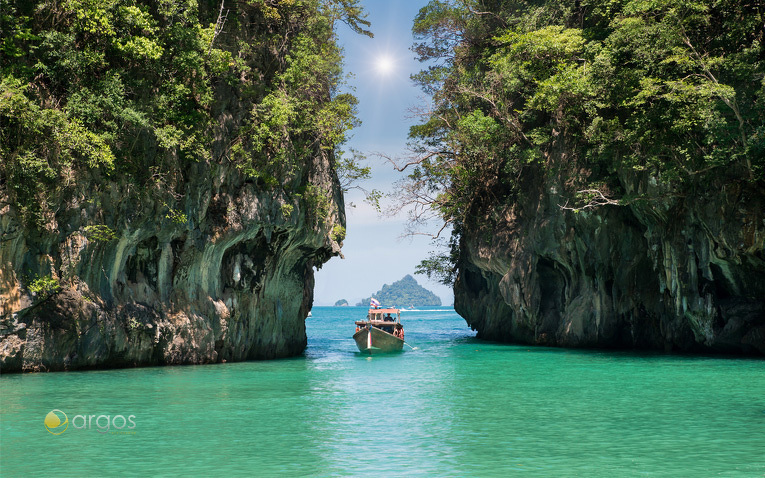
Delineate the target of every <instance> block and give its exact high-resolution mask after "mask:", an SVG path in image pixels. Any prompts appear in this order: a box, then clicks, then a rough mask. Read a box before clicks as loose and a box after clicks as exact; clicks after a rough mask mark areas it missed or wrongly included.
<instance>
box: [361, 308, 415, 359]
mask: <svg viewBox="0 0 765 478" xmlns="http://www.w3.org/2000/svg"><path fill="white" fill-rule="evenodd" d="M353 340H355V341H356V346H357V347H358V348H359V351H360V352H361V353H364V354H378V353H386V352H400V351H401V350H402V349H403V348H404V326H403V325H401V311H400V310H399V309H379V308H371V309H369V313H368V314H367V320H357V321H356V333H355V334H353Z"/></svg>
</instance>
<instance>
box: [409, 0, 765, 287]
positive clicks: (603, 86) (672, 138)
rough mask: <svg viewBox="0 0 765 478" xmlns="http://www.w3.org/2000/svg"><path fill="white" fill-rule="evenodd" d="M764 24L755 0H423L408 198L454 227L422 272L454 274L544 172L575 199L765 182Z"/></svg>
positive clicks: (609, 199) (633, 197) (623, 198)
mask: <svg viewBox="0 0 765 478" xmlns="http://www.w3.org/2000/svg"><path fill="white" fill-rule="evenodd" d="M764 22H765V4H763V3H762V2H737V1H730V0H681V1H665V0H607V1H606V0H580V1H576V2H569V1H562V0H548V1H543V2H521V1H514V0H503V1H499V0H498V1H480V2H479V1H476V0H464V1H439V0H434V1H431V2H430V3H429V4H428V6H427V7H425V8H423V9H422V10H421V12H420V14H419V15H418V16H417V18H416V20H415V24H414V33H415V35H416V37H417V39H418V43H417V44H416V45H415V47H414V50H415V51H416V53H417V54H418V55H419V57H420V60H422V61H426V62H428V63H427V65H428V68H427V69H426V70H424V71H422V72H420V73H418V74H417V75H414V79H415V81H417V82H418V83H419V84H420V85H421V86H422V88H423V90H424V91H425V92H427V93H428V94H430V95H432V98H433V102H434V108H433V110H432V113H431V114H430V115H429V117H428V118H427V120H426V121H425V122H423V123H422V124H420V125H417V126H415V127H413V128H412V129H411V133H410V136H411V138H412V140H413V143H412V147H413V150H414V152H415V156H416V157H415V158H412V162H413V163H415V164H414V166H412V167H411V173H410V176H409V180H408V183H407V185H406V187H405V188H404V190H405V191H406V194H405V196H404V197H403V202H405V203H409V204H410V205H412V206H414V207H415V208H419V209H417V211H419V212H418V214H419V215H420V217H421V216H422V215H424V214H426V209H427V207H429V208H431V210H435V211H436V212H437V214H438V215H439V216H440V217H441V218H442V219H443V220H444V221H445V222H446V223H447V224H450V225H452V226H453V231H454V232H453V234H454V238H453V240H452V242H451V246H452V253H450V254H445V255H444V254H435V255H434V256H433V257H431V258H430V259H428V260H427V261H425V262H423V264H422V265H421V268H420V271H422V272H425V273H428V272H429V273H431V274H435V275H436V276H438V277H440V278H441V279H442V280H445V281H450V280H452V279H453V275H454V260H455V258H456V254H455V253H454V249H455V248H457V247H458V245H459V239H460V237H461V235H462V231H464V230H471V231H477V230H479V229H480V228H481V227H483V228H487V230H490V229H491V223H492V221H493V220H494V218H493V214H494V213H493V211H495V210H497V207H496V206H498V205H502V204H520V201H519V199H521V198H522V197H523V195H524V192H525V191H524V185H527V184H530V183H532V182H535V181H536V182H539V181H540V178H541V180H550V179H551V178H553V181H552V183H553V184H557V186H556V190H557V192H556V194H558V195H559V196H560V197H561V198H562V199H561V207H562V208H564V209H571V210H574V211H578V210H582V209H588V208H595V207H599V206H605V205H613V206H619V205H622V206H623V205H629V204H633V203H641V204H643V205H645V207H648V208H651V207H653V206H654V205H656V204H657V203H658V202H660V201H663V200H666V199H667V198H688V199H687V200H692V199H691V198H692V197H693V195H694V194H697V193H698V192H699V191H704V190H708V189H710V188H714V187H715V186H713V182H714V181H721V180H724V181H729V182H735V183H738V184H743V185H754V184H755V183H757V184H759V185H762V184H763V180H764V179H765V80H764V78H765V56H764V55H763V47H764V45H765V32H764V31H763V28H762V25H763V23H764ZM423 205H425V206H427V207H426V208H423V207H422V206H423Z"/></svg>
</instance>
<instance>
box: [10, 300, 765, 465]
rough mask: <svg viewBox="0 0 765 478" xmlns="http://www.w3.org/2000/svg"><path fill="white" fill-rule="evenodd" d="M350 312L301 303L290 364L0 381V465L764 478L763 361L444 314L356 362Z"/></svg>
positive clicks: (359, 312)
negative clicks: (57, 420) (600, 343)
mask: <svg viewBox="0 0 765 478" xmlns="http://www.w3.org/2000/svg"><path fill="white" fill-rule="evenodd" d="M364 312H365V311H364V309H363V308H356V307H349V308H334V307H317V308H314V310H313V317H311V318H309V319H308V320H307V322H306V324H307V329H308V350H307V351H306V354H305V356H304V357H298V358H294V359H288V360H278V361H270V362H249V363H234V364H220V365H209V366H190V367H164V368H160V367H157V368H142V369H126V370H113V371H92V372H71V373H51V374H27V375H7V376H3V377H2V378H0V414H1V415H0V417H1V418H2V421H1V422H0V427H1V428H0V475H2V476H25V477H26V476H114V475H134V476H146V475H156V476H176V475H192V476H201V475H204V476H252V475H255V476H372V475H375V476H377V475H381V476H508V475H517V476H545V477H548V476H549V477H566V476H585V477H616V476H649V477H653V476H655V477H706V476H723V477H755V476H757V477H759V476H763V475H765V361H763V360H758V359H740V358H715V357H689V356H667V355H654V354H635V353H618V352H599V351H580V350H560V349H550V348H529V347H523V346H508V345H500V344H493V343H485V342H480V341H478V340H476V339H475V338H473V335H474V333H473V332H471V331H470V330H469V329H468V328H467V327H466V326H465V322H464V321H463V320H462V319H461V318H460V317H459V316H457V315H456V314H455V313H454V311H453V310H451V309H448V308H438V309H437V310H433V311H421V312H415V311H407V312H404V313H402V322H403V323H404V324H405V326H406V334H407V335H406V338H407V342H408V343H410V344H411V346H412V347H416V349H415V350H412V349H410V348H408V347H405V349H406V351H405V352H404V353H401V354H399V355H392V356H375V357H366V356H361V355H359V354H357V353H356V348H355V344H354V343H353V340H352V339H351V338H350V336H351V335H352V333H353V320H354V319H357V318H360V317H363V316H364ZM53 409H58V410H61V411H63V412H64V413H65V414H66V415H67V417H68V420H69V425H68V426H69V427H68V428H67V429H66V430H65V431H64V432H63V433H61V434H60V435H57V436H54V435H52V434H50V433H49V432H48V431H47V430H46V429H45V427H44V423H43V422H44V419H45V417H46V415H47V414H48V412H50V411H51V410H53ZM76 415H95V417H93V419H92V422H91V427H90V428H87V425H86V424H85V423H84V420H85V419H84V418H80V419H75V420H74V421H72V420H73V418H74V417H75V416H76ZM98 415H109V416H110V418H109V419H108V420H109V430H108V432H106V433H99V431H98V430H99V428H98V427H97V423H96V420H97V419H98V418H97V417H98ZM117 415H121V416H124V417H126V418H127V417H129V415H134V418H133V422H134V423H135V428H133V429H131V430H129V429H128V426H129V424H128V426H124V427H123V428H122V430H117V429H116V428H114V427H115V425H116V426H122V425H125V423H124V422H123V421H122V420H121V419H119V418H117V417H116V416H117ZM115 421H116V424H115V423H113V422H115ZM106 423H107V419H103V418H102V419H101V424H102V425H106ZM73 424H76V425H78V426H80V429H77V428H75V427H74V426H73ZM103 428H104V431H106V427H105V426H104V427H103ZM54 430H55V429H54Z"/></svg>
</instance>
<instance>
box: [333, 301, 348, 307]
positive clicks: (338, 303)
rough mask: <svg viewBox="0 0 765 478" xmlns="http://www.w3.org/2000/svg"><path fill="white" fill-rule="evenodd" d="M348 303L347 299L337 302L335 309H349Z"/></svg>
mask: <svg viewBox="0 0 765 478" xmlns="http://www.w3.org/2000/svg"><path fill="white" fill-rule="evenodd" d="M347 306H348V301H347V300H345V299H340V300H338V301H337V302H335V307H347Z"/></svg>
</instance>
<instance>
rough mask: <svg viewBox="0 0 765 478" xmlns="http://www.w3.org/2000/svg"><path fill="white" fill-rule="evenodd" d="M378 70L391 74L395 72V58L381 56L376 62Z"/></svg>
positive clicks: (384, 73)
mask: <svg viewBox="0 0 765 478" xmlns="http://www.w3.org/2000/svg"><path fill="white" fill-rule="evenodd" d="M375 64H376V68H377V71H378V72H379V73H381V74H383V75H389V74H390V73H392V72H393V68H394V67H395V66H396V65H395V63H394V62H393V59H392V58H391V57H389V56H385V55H383V56H380V57H378V58H377V60H376V62H375Z"/></svg>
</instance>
